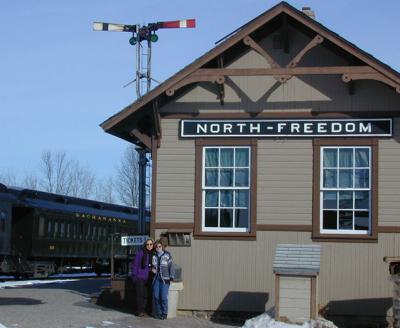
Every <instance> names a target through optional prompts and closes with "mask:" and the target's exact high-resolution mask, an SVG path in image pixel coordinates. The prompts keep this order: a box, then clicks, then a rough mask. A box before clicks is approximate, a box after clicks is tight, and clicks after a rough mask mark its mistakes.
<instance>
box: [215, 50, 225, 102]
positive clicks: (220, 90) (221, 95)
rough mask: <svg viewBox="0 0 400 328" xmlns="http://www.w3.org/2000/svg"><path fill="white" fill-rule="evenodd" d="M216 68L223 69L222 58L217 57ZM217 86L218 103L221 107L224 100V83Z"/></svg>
mask: <svg viewBox="0 0 400 328" xmlns="http://www.w3.org/2000/svg"><path fill="white" fill-rule="evenodd" d="M218 68H224V60H223V58H222V56H219V57H218ZM224 79H225V78H224ZM217 86H218V96H219V102H220V103H221V106H223V105H224V100H225V83H217Z"/></svg>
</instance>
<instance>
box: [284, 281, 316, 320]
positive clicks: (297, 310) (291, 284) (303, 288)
mask: <svg viewBox="0 0 400 328" xmlns="http://www.w3.org/2000/svg"><path fill="white" fill-rule="evenodd" d="M279 280H280V281H279V285H280V290H279V317H287V318H289V320H290V321H292V322H305V321H307V320H309V319H310V312H311V278H310V277H289V276H280V278H279Z"/></svg>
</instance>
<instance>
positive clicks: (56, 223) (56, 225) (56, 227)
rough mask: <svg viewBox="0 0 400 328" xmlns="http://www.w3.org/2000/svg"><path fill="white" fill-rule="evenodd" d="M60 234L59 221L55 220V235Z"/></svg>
mask: <svg viewBox="0 0 400 328" xmlns="http://www.w3.org/2000/svg"><path fill="white" fill-rule="evenodd" d="M57 235H58V221H55V222H54V236H57Z"/></svg>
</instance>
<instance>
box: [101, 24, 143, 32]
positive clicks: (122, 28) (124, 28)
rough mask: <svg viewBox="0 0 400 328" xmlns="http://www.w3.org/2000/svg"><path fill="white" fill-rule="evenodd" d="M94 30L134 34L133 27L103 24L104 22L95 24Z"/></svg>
mask: <svg viewBox="0 0 400 328" xmlns="http://www.w3.org/2000/svg"><path fill="white" fill-rule="evenodd" d="M93 30H94V31H110V32H133V30H132V25H125V24H114V23H103V22H94V23H93ZM135 30H136V29H135Z"/></svg>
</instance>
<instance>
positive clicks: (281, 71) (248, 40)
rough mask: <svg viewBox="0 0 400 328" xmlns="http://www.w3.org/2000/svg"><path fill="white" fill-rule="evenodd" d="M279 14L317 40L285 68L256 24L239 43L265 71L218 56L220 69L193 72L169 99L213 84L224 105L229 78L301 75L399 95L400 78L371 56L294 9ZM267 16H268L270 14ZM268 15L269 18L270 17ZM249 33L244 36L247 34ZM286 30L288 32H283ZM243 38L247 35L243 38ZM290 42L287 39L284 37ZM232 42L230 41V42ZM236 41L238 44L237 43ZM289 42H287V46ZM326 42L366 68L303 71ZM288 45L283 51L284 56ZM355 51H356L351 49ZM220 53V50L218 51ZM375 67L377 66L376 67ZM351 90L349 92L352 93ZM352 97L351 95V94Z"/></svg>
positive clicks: (281, 78)
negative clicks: (258, 37)
mask: <svg viewBox="0 0 400 328" xmlns="http://www.w3.org/2000/svg"><path fill="white" fill-rule="evenodd" d="M281 6H282V8H281V12H280V14H282V15H284V17H285V18H283V19H282V21H283V22H284V23H283V24H287V19H286V15H290V16H291V17H292V18H295V19H296V20H299V21H300V22H301V23H304V24H306V25H307V27H308V28H310V29H312V30H313V32H314V34H315V36H314V37H313V38H312V39H311V40H310V41H309V42H308V43H307V44H306V45H305V46H304V48H303V49H301V50H300V51H299V52H298V53H297V54H296V55H295V56H294V57H293V58H292V59H291V60H290V61H289V62H288V63H287V65H286V66H284V67H282V66H281V65H279V64H278V63H277V61H276V60H275V59H274V58H273V56H272V55H271V54H269V52H268V50H267V49H265V48H264V47H262V46H261V45H260V44H259V43H258V42H257V41H255V40H254V38H253V37H252V36H251V34H252V33H253V32H254V31H251V28H250V27H251V25H252V24H255V22H252V23H249V26H247V27H245V28H243V30H242V31H241V32H238V33H237V35H238V36H237V38H239V42H240V41H241V42H243V43H244V44H245V45H246V46H248V47H249V48H250V49H252V50H254V51H256V52H257V53H258V54H260V55H261V56H262V57H263V58H264V59H265V60H266V62H267V63H268V65H266V68H261V69H260V68H234V69H232V68H223V67H222V66H221V63H222V62H223V56H224V53H220V54H218V55H217V56H218V67H217V68H203V67H201V68H198V69H196V70H194V71H193V72H191V73H190V74H189V75H187V76H185V77H184V78H183V79H181V80H179V81H178V82H176V83H175V84H173V85H172V86H171V87H170V88H168V89H167V90H166V94H167V95H168V96H173V95H174V94H175V91H176V90H178V89H180V88H182V87H184V86H186V85H189V84H192V83H196V82H205V81H207V82H212V83H216V84H217V85H218V87H219V95H220V100H221V103H222V104H223V96H224V93H223V91H222V90H223V86H224V83H225V80H226V77H228V76H273V77H274V78H275V79H276V80H277V81H278V82H280V83H286V82H287V81H288V80H290V79H291V78H292V77H293V76H300V75H341V78H342V81H343V82H346V83H350V82H352V81H356V80H367V79H368V80H376V81H380V82H382V83H385V84H386V85H388V86H390V87H392V88H394V89H395V91H396V92H397V93H400V78H399V77H397V76H394V74H393V75H392V74H390V72H389V74H387V73H386V74H385V72H382V70H380V69H377V68H376V66H377V65H376V63H373V64H372V65H371V62H372V60H371V58H369V57H370V56H369V55H367V56H366V55H365V54H364V53H363V52H360V51H359V49H357V48H355V47H354V46H352V47H351V46H349V45H348V42H346V41H345V40H343V39H341V38H339V37H337V36H336V35H335V34H334V33H332V32H330V31H329V30H327V29H325V28H323V27H322V26H321V25H320V24H318V23H316V22H314V21H313V20H310V19H309V18H308V17H304V14H302V13H301V12H299V11H297V10H296V9H294V8H293V7H291V6H289V5H287V4H285V3H283V4H282V5H281ZM267 13H268V12H267ZM267 13H266V14H267ZM247 30H250V31H248V33H244V32H245V31H247ZM283 30H284V31H285V30H287V28H283ZM243 34H244V35H243ZM283 39H285V40H287V39H288V38H287V37H283ZM227 41H229V40H227ZM235 41H237V40H235ZM287 42H288V41H285V43H287ZM324 42H331V43H334V44H335V45H336V46H338V47H340V48H342V49H343V50H345V51H349V50H351V51H349V54H350V55H351V56H354V57H355V58H356V59H357V60H359V61H361V62H363V63H365V65H355V66H317V67H315V66H314V67H310V66H306V67H302V66H299V64H300V63H301V60H302V59H303V57H305V56H306V55H307V54H308V53H309V52H310V50H311V49H313V48H314V47H317V46H319V45H321V44H323V43H324ZM287 47H288V46H287V45H286V46H285V47H284V48H285V52H286V49H287ZM351 48H353V49H351ZM216 49H217V48H216ZM374 64H375V65H374ZM350 89H352V88H349V90H350ZM350 92H351V93H352V91H350Z"/></svg>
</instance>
